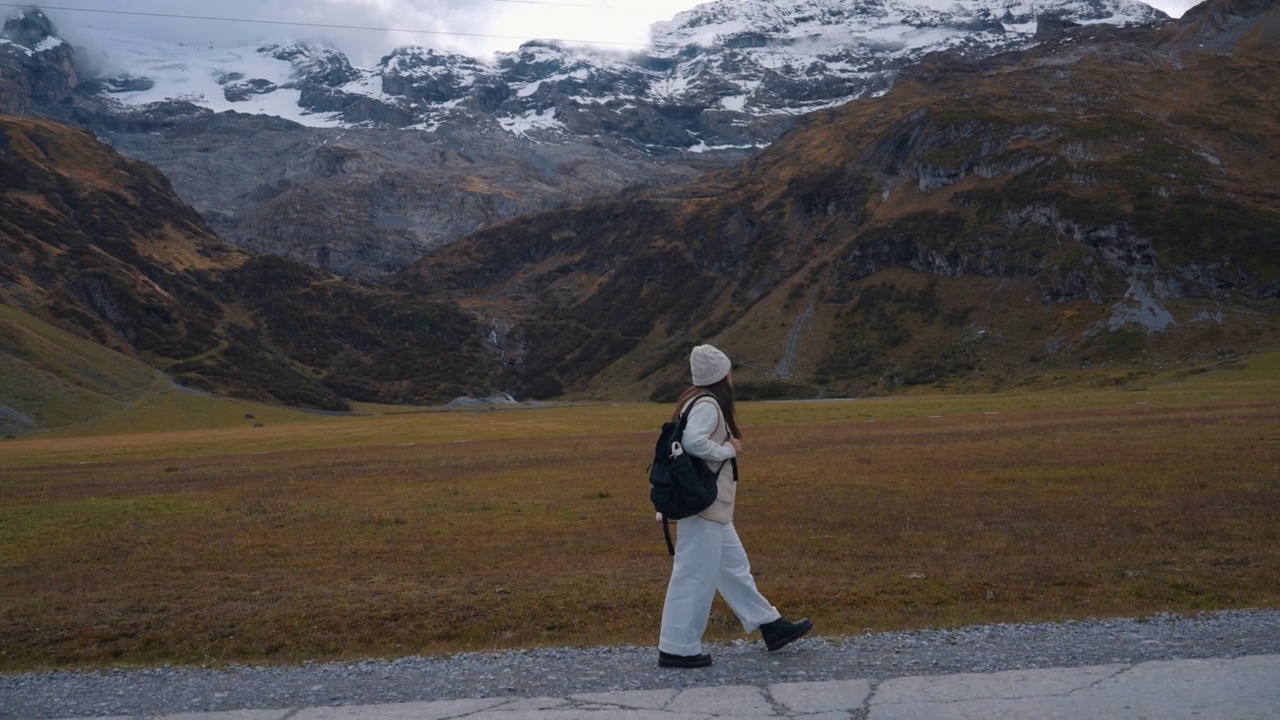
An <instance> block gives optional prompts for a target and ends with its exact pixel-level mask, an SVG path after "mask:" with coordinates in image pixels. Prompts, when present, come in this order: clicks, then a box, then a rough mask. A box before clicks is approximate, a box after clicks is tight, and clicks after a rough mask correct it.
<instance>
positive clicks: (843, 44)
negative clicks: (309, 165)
mask: <svg viewBox="0 0 1280 720" xmlns="http://www.w3.org/2000/svg"><path fill="white" fill-rule="evenodd" d="M1045 15H1049V16H1053V17H1055V18H1058V19H1060V20H1062V21H1066V22H1068V23H1078V24H1085V23H1111V24H1117V25H1126V24H1132V23H1145V22H1152V21H1157V20H1160V19H1162V18H1164V17H1165V16H1164V15H1163V13H1160V12H1159V11H1158V10H1155V9H1154V8H1152V7H1150V6H1148V5H1144V4H1142V3H1139V2H1135V1H1134V0H861V1H855V2H849V1H848V0H714V1H713V2H709V3H706V4H703V5H700V6H698V7H696V8H693V9H692V10H689V11H687V12H683V13H680V14H678V15H677V16H676V17H674V18H673V19H672V20H670V21H667V22H661V23H657V24H655V25H654V26H653V28H652V40H653V44H652V47H651V48H650V50H649V51H648V52H645V53H639V54H636V55H633V56H630V57H622V56H618V55H609V54H605V53H602V52H598V51H592V50H588V49H580V48H569V47H563V46H561V45H558V44H556V43H546V42H532V43H527V44H525V45H524V46H522V47H521V48H519V49H518V50H516V51H513V52H508V53H501V54H499V55H498V56H496V58H494V59H493V61H492V62H485V61H482V60H479V59H476V58H469V57H465V56H462V55H457V54H451V53H441V52H437V51H435V50H431V49H428V48H422V47H403V48H398V49H396V50H394V51H393V52H391V53H389V54H388V55H387V56H385V57H384V58H382V60H381V61H380V62H379V63H378V64H377V65H376V66H374V67H370V68H359V67H353V66H352V65H351V63H350V62H349V61H348V59H347V58H346V57H345V56H344V55H343V54H342V53H341V52H339V51H338V50H336V49H333V48H330V47H324V46H317V45H307V44H294V45H273V44H268V45H257V46H246V47H239V48H213V47H193V46H190V45H174V44H165V43H160V42H155V41H138V40H135V39H126V38H104V40H105V41H106V42H107V44H108V49H107V51H108V54H109V55H111V56H112V59H113V62H114V64H115V65H117V66H118V67H123V68H125V70H124V71H123V72H118V73H115V74H114V75H112V76H111V77H108V78H105V79H104V82H103V83H102V87H103V88H104V89H105V90H106V91H107V92H109V93H110V95H111V96H112V97H113V98H114V99H115V100H116V101H118V102H120V103H122V104H123V105H125V106H129V107H140V106H146V105H148V104H150V103H155V102H162V101H170V100H182V101H186V102H190V103H194V104H196V105H199V106H202V107H205V108H208V109H210V110H214V111H223V110H238V111H240V112H244V113H251V114H270V115H278V116H280V117H284V118H287V119H290V120H293V121H295V122H299V123H302V124H305V125H312V126H388V127H417V128H424V129H431V128H438V127H441V126H442V125H444V124H448V123H450V122H465V123H467V124H469V125H471V126H477V125H478V126H486V125H488V126H491V127H493V128H495V129H496V128H503V129H505V130H507V131H509V132H512V133H515V134H518V135H522V136H526V137H537V136H541V137H543V139H554V138H555V137H557V136H560V135H565V134H567V135H575V136H583V135H595V134H601V133H609V132H613V131H615V130H617V129H619V128H625V129H626V130H627V133H628V141H629V142H633V143H635V144H636V145H637V146H639V147H641V148H644V149H646V150H697V151H700V150H704V149H712V148H717V147H724V148H744V147H759V146H762V145H765V144H768V143H769V142H770V141H772V139H773V138H774V137H776V136H777V134H778V133H779V132H781V130H783V129H785V127H786V126H788V125H789V123H790V122H791V121H789V120H786V118H794V117H795V116H797V115H800V114H804V113H807V112H810V111H813V110H816V109H821V108H826V107H831V106H834V105H838V104H842V103H845V102H848V101H850V100H852V99H855V98H858V97H864V96H867V95H872V94H876V93H880V92H883V91H884V90H885V89H886V88H887V87H888V85H889V83H890V82H892V79H893V77H894V76H895V74H896V72H897V71H898V70H899V69H901V68H902V67H904V66H906V65H909V64H911V63H913V62H915V61H916V60H918V59H919V58H920V57H922V56H923V55H925V54H927V53H929V52H934V51H938V50H949V51H954V52H959V53H963V54H967V55H974V56H980V55H987V54H990V53H992V52H997V51H1000V50H1004V49H1009V48H1013V47H1017V46H1019V45H1022V44H1026V43H1028V42H1029V41H1030V40H1031V38H1032V36H1033V35H1034V33H1035V31H1036V28H1037V25H1038V23H1037V19H1038V18H1039V17H1042V16H1045Z"/></svg>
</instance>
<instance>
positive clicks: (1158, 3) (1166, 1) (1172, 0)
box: [1143, 0, 1200, 17]
mask: <svg viewBox="0 0 1280 720" xmlns="http://www.w3.org/2000/svg"><path fill="white" fill-rule="evenodd" d="M1143 2H1145V3H1147V4H1148V5H1150V6H1151V7H1153V8H1156V9H1158V10H1163V11H1164V13H1165V14H1166V15H1168V16H1169V17H1182V14H1183V13H1185V12H1186V11H1188V10H1190V9H1191V8H1193V7H1195V6H1196V5H1199V4H1200V3H1199V2H1197V1H1196V0H1143Z"/></svg>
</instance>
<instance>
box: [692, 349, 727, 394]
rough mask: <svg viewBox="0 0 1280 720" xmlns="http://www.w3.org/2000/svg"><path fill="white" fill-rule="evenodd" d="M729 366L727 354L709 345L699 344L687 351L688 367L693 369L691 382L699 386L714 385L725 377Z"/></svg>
mask: <svg viewBox="0 0 1280 720" xmlns="http://www.w3.org/2000/svg"><path fill="white" fill-rule="evenodd" d="M731 367H732V364H731V363H730V362H729V356H728V355H725V354H724V353H722V352H720V351H719V350H717V349H715V348H714V347H712V346H710V345H699V346H697V347H695V348H694V349H693V352H691V353H689V369H690V370H692V371H693V384H694V385H697V386H699V387H706V386H707V385H715V384H716V383H718V382H720V381H721V380H723V379H725V376H727V375H728V374H729V369H730V368H731Z"/></svg>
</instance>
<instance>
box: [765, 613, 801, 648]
mask: <svg viewBox="0 0 1280 720" xmlns="http://www.w3.org/2000/svg"><path fill="white" fill-rule="evenodd" d="M812 629H813V623H812V622H810V620H809V618H801V619H800V620H797V621H796V622H788V621H787V620H786V619H785V618H778V619H777V620H774V621H773V622H770V623H765V624H763V625H761V626H760V634H761V635H763V636H764V646H765V647H767V648H769V652H773V651H774V650H781V649H782V648H783V647H786V645H787V644H788V643H790V642H791V641H792V640H799V639H800V638H802V637H804V634H805V633H807V632H809V631H810V630H812Z"/></svg>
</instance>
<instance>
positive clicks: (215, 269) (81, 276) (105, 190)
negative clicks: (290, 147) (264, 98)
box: [0, 116, 501, 417]
mask: <svg viewBox="0 0 1280 720" xmlns="http://www.w3.org/2000/svg"><path fill="white" fill-rule="evenodd" d="M0 303H2V304H4V305H8V306H11V307H14V308H17V309H19V310H22V311H23V312H26V313H29V314H30V315H32V316H34V317H36V318H39V319H40V320H43V321H45V322H48V323H50V324H53V325H55V326H58V327H60V328H62V329H64V330H68V331H70V332H72V333H74V334H75V335H78V336H80V337H83V338H88V339H91V340H94V341H95V342H98V343H100V344H102V345H105V346H107V347H109V348H112V349H114V350H118V351H120V352H123V353H125V354H126V355H129V356H132V357H137V358H140V359H142V360H145V361H146V362H147V363H149V364H151V365H153V366H155V367H158V368H160V369H162V370H165V371H167V372H169V373H170V374H172V375H173V376H174V377H175V378H176V379H178V380H179V381H180V382H182V383H184V384H187V385H190V386H193V387H197V388H201V389H205V390H211V391H216V392H222V393H228V394H231V395H236V396H239V397H244V398H249V399H255V400H265V401H270V402H278V403H284V404H290V405H298V406H304V407H316V408H325V409H342V408H345V407H346V400H350V399H356V400H367V401H379V402H418V403H438V402H444V401H448V400H450V399H452V398H454V397H456V396H458V395H463V394H477V393H482V392H489V390H490V388H492V387H494V385H495V384H496V383H497V381H496V380H495V378H497V377H499V376H500V373H501V368H500V365H499V362H498V360H497V358H496V357H495V356H494V355H493V354H492V353H491V352H490V351H489V350H488V349H487V348H486V347H485V345H484V331H483V329H482V328H480V327H479V326H477V325H475V324H474V322H473V321H471V320H470V319H468V318H467V317H465V316H464V315H463V314H462V313H461V312H460V310H459V309H458V308H457V307H456V306H455V305H453V304H452V303H448V302H433V301H427V300H422V299H419V298H416V297H413V296H409V295H406V294H404V293H396V292H388V291H386V290H383V289H381V288H376V287H372V288H371V287H366V286H362V285H360V284H359V283H355V282H349V281H343V280H339V279H336V278H334V277H333V276H331V275H328V274H327V273H323V272H320V271H317V270H314V269H312V268H309V267H307V266H305V265H302V264H301V263H297V262H294V261H289V260H285V259H282V258H277V257H272V256H262V257H250V256H249V255H247V254H245V253H244V252H242V251H240V250H237V249H235V248H234V247H232V246H231V245H228V244H226V243H224V242H222V241H221V240H219V239H218V238H217V237H216V236H215V235H214V234H213V233H212V232H211V231H210V230H209V229H208V227H207V226H206V225H205V223H204V221H203V220H202V219H201V218H200V216H199V215H198V214H197V213H196V212H195V211H194V210H192V209H191V208H190V207H189V206H187V205H186V204H184V203H183V202H182V201H180V200H179V199H178V198H177V197H176V196H175V195H174V194H173V192H172V190H171V188H170V186H169V183H168V181H167V180H166V179H165V178H164V176H162V175H161V174H160V173H159V172H158V171H156V170H155V169H154V168H152V167H150V166H148V165H146V164H144V163H139V162H136V161H132V160H128V159H126V158H124V157H123V156H121V155H119V154H118V153H116V152H115V151H113V150H111V149H110V148H108V147H107V146H105V145H103V144H101V143H99V142H98V141H97V140H96V139H94V138H93V137H92V136H91V135H90V134H89V133H87V132H85V131H82V130H76V129H72V128H69V127H65V126H62V125H58V124H56V123H52V122H48V121H40V120H32V119H25V118H18V117H7V116H0ZM15 342H16V341H15ZM0 352H3V353H5V354H10V355H14V357H18V356H21V355H23V353H24V351H23V348H21V347H18V346H17V345H14V346H12V347H10V346H8V345H6V346H4V347H0ZM27 354H31V353H27ZM39 395H40V393H35V394H34V395H33V397H34V396H39ZM19 400H20V399H14V398H9V397H4V398H0V405H5V406H9V407H12V408H14V409H15V410H16V411H18V412H22V413H25V414H27V415H30V416H34V417H39V416H40V415H41V412H39V411H40V408H24V407H22V406H21V405H22V403H21V402H20V401H19Z"/></svg>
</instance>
